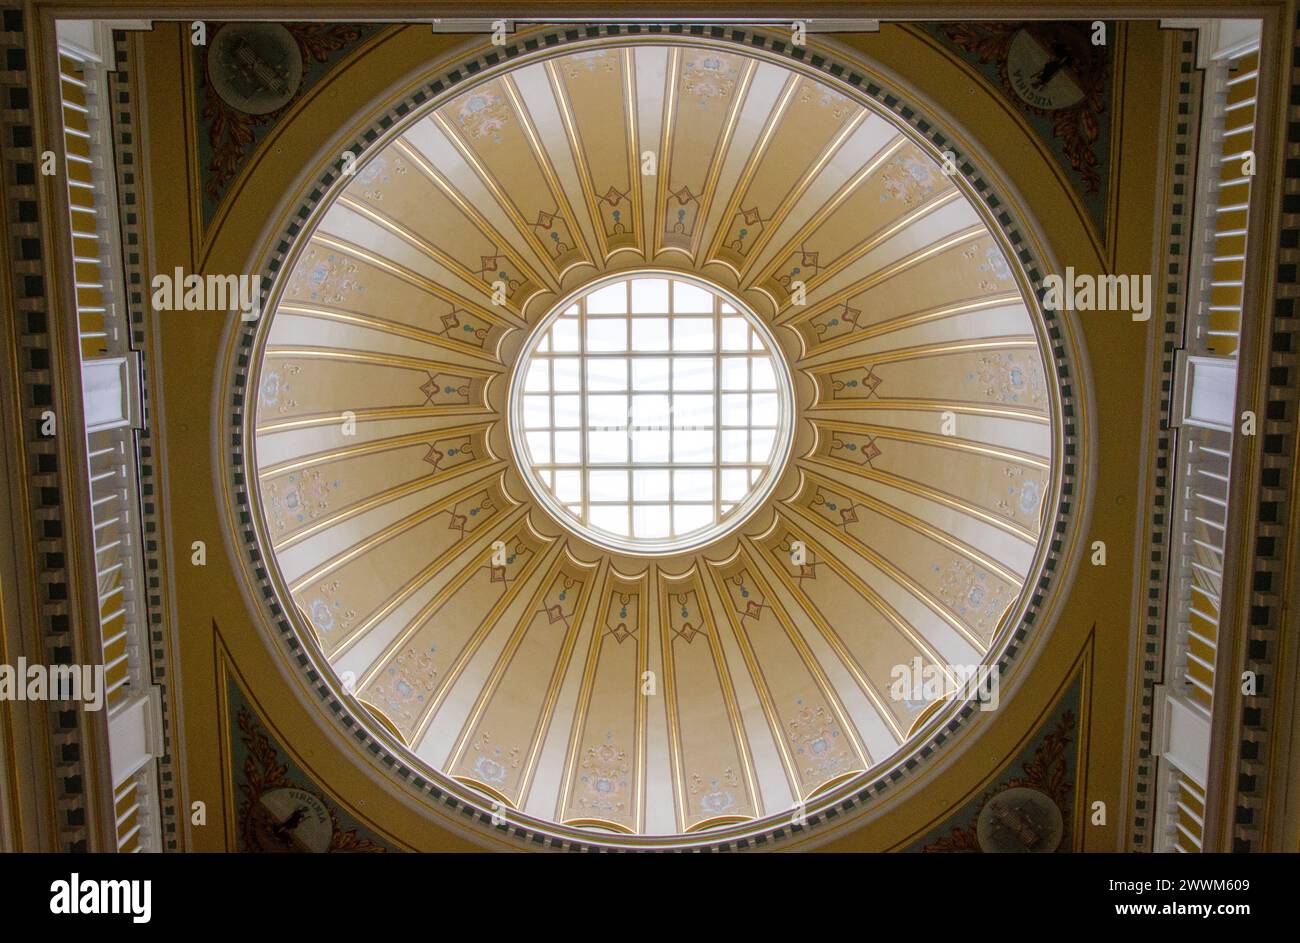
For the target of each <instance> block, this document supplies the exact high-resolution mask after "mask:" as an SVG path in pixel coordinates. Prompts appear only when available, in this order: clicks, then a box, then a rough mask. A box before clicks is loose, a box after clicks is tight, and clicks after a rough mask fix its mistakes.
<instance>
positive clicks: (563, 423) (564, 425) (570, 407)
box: [552, 396, 580, 429]
mask: <svg viewBox="0 0 1300 943" xmlns="http://www.w3.org/2000/svg"><path fill="white" fill-rule="evenodd" d="M552 402H553V403H554V404H555V428H557V429H576V428H577V427H578V426H579V424H580V423H579V409H580V400H579V399H578V397H576V396H557V397H555V399H554V400H553V401H552Z"/></svg>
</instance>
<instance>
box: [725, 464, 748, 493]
mask: <svg viewBox="0 0 1300 943" xmlns="http://www.w3.org/2000/svg"><path fill="white" fill-rule="evenodd" d="M719 475H720V476H721V484H722V498H723V500H726V501H739V500H741V499H742V498H744V497H745V495H747V494H748V493H749V476H748V475H747V474H746V473H745V469H743V468H724V469H723V470H722V471H721V472H719Z"/></svg>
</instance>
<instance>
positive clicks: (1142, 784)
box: [1129, 30, 1203, 851]
mask: <svg viewBox="0 0 1300 943" xmlns="http://www.w3.org/2000/svg"><path fill="white" fill-rule="evenodd" d="M1196 36H1197V33H1196V31H1195V30H1186V31H1180V33H1179V36H1178V38H1176V39H1175V40H1174V44H1175V45H1174V59H1173V68H1174V75H1173V76H1172V78H1171V79H1170V80H1171V81H1173V82H1176V83H1177V85H1176V88H1175V90H1174V95H1173V100H1172V103H1171V104H1172V107H1173V109H1174V111H1175V115H1174V118H1173V121H1174V126H1173V132H1172V134H1171V135H1170V138H1169V141H1168V145H1167V148H1166V158H1167V160H1168V165H1169V166H1170V168H1171V172H1170V174H1169V178H1168V188H1169V189H1168V193H1167V196H1168V197H1169V201H1168V204H1167V206H1168V209H1167V210H1166V213H1165V219H1164V225H1165V227H1166V232H1165V258H1164V266H1165V268H1164V272H1163V276H1164V299H1163V304H1164V307H1163V309H1162V310H1163V311H1164V323H1163V325H1162V333H1161V340H1160V344H1161V347H1160V379H1159V383H1160V389H1159V397H1160V401H1159V410H1158V412H1157V415H1156V419H1155V422H1156V427H1155V429H1154V432H1155V439H1154V442H1153V443H1152V446H1151V452H1150V459H1151V461H1152V463H1153V465H1154V469H1155V479H1154V481H1153V483H1152V488H1151V491H1150V501H1149V505H1150V508H1151V512H1150V513H1151V518H1150V520H1149V521H1148V525H1147V538H1146V544H1145V547H1144V552H1145V554H1146V564H1145V565H1146V587H1145V592H1146V601H1145V606H1144V608H1143V610H1142V615H1143V621H1142V627H1143V628H1142V633H1143V634H1142V638H1141V640H1140V643H1139V644H1140V651H1139V653H1138V665H1137V668H1138V671H1139V672H1140V680H1139V685H1140V690H1139V695H1138V728H1137V735H1138V739H1137V743H1136V744H1135V745H1134V750H1135V755H1134V758H1133V764H1134V765H1133V771H1134V773H1133V782H1132V792H1131V793H1130V796H1129V801H1131V802H1132V809H1131V819H1130V821H1131V824H1132V829H1131V831H1130V833H1129V850H1131V851H1150V850H1151V837H1152V826H1153V825H1154V824H1155V823H1154V816H1155V802H1156V799H1155V792H1154V790H1155V785H1156V762H1155V757H1154V756H1152V753H1151V743H1152V736H1153V734H1154V729H1155V728H1154V720H1155V686H1156V685H1157V684H1159V683H1160V682H1161V681H1162V680H1163V678H1164V663H1165V656H1164V649H1165V610H1166V606H1167V604H1168V581H1169V560H1170V555H1171V549H1170V539H1171V538H1170V533H1169V525H1170V518H1169V515H1170V512H1171V511H1172V509H1173V493H1174V489H1173V487H1172V486H1173V484H1174V480H1173V477H1174V461H1175V449H1176V443H1177V438H1176V435H1175V432H1174V430H1173V429H1171V428H1170V425H1169V421H1170V403H1171V402H1172V396H1173V389H1174V358H1175V356H1176V354H1177V351H1178V350H1179V349H1180V348H1181V347H1182V346H1183V335H1184V327H1185V324H1186V318H1187V292H1188V284H1187V279H1188V274H1189V273H1188V264H1189V262H1190V256H1189V250H1190V248H1191V239H1192V200H1193V198H1194V197H1195V195H1196V159H1197V141H1198V138H1199V131H1200V109H1201V88H1202V78H1203V76H1202V72H1201V70H1199V69H1198V68H1197V67H1196Z"/></svg>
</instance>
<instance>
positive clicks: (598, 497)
mask: <svg viewBox="0 0 1300 943" xmlns="http://www.w3.org/2000/svg"><path fill="white" fill-rule="evenodd" d="M587 476H588V477H587V480H588V483H589V485H590V486H591V500H592V501H626V500H627V472H625V471H623V470H621V469H620V470H618V471H613V470H609V471H606V470H602V469H595V468H593V469H592V470H591V471H590V472H588V473H587Z"/></svg>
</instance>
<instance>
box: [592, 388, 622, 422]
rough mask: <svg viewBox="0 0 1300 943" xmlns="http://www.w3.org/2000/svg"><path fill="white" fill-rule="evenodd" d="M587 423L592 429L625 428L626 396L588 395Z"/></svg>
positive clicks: (620, 394)
mask: <svg viewBox="0 0 1300 943" xmlns="http://www.w3.org/2000/svg"><path fill="white" fill-rule="evenodd" d="M587 425H588V426H589V427H591V428H592V429H605V430H613V429H618V430H622V429H626V428H627V396H626V395H625V394H622V393H619V394H617V395H612V396H611V395H600V396H590V397H588V398H587Z"/></svg>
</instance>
